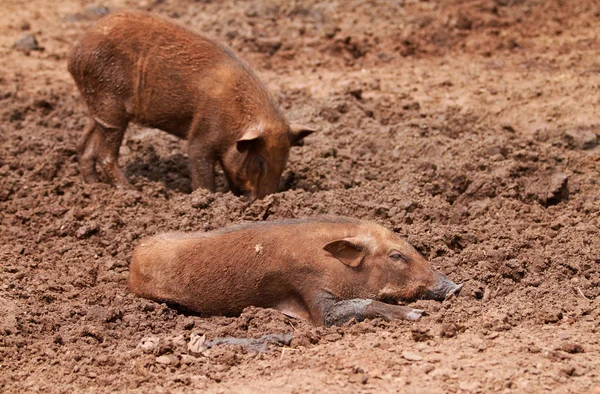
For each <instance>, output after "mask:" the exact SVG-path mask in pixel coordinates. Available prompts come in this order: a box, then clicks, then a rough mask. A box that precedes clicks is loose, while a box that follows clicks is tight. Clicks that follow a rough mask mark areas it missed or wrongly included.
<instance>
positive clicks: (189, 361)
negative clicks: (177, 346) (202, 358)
mask: <svg viewBox="0 0 600 394" xmlns="http://www.w3.org/2000/svg"><path fill="white" fill-rule="evenodd" d="M197 360H198V359H197V358H196V357H194V356H190V355H189V354H183V355H182V356H181V363H182V364H185V365H190V364H193V363H195V362H196V361H197Z"/></svg>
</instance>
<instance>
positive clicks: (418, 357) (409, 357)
mask: <svg viewBox="0 0 600 394" xmlns="http://www.w3.org/2000/svg"><path fill="white" fill-rule="evenodd" d="M402 357H404V358H405V359H407V360H409V361H421V360H423V356H421V355H420V354H417V353H413V352H409V351H408V350H405V351H403V352H402Z"/></svg>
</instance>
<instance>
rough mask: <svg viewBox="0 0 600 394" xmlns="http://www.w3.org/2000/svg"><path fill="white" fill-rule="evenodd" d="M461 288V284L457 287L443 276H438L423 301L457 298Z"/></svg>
mask: <svg viewBox="0 0 600 394" xmlns="http://www.w3.org/2000/svg"><path fill="white" fill-rule="evenodd" d="M462 288H463V285H462V284H460V285H457V284H456V283H454V282H452V281H451V280H450V279H448V278H446V277H445V276H444V275H440V274H438V275H437V278H436V282H435V284H434V285H433V287H432V288H431V289H429V290H428V291H427V292H426V293H425V295H424V297H423V299H425V300H435V301H444V300H445V299H447V298H448V297H451V296H457V295H458V294H459V293H460V290H461V289H462Z"/></svg>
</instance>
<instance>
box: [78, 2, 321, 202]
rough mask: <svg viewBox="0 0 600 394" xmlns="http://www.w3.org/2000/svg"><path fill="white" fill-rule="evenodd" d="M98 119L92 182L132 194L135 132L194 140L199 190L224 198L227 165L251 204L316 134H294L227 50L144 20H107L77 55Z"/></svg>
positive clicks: (86, 166)
mask: <svg viewBox="0 0 600 394" xmlns="http://www.w3.org/2000/svg"><path fill="white" fill-rule="evenodd" d="M68 69H69V72H70V73H71V75H72V76H73V79H74V80H75V83H76V84H77V87H78V88H79V90H80V92H81V96H82V97H83V99H84V100H85V102H86V104H87V106H88V109H89V113H90V119H89V121H88V125H87V126H86V129H85V131H84V135H83V137H82V139H81V141H80V143H79V146H78V154H79V163H80V164H79V165H80V172H81V173H82V175H83V178H84V180H85V181H86V182H97V181H98V180H99V177H98V173H97V171H96V170H97V168H96V165H98V167H100V169H101V170H102V172H103V173H104V176H105V177H106V179H107V180H108V181H109V182H111V183H113V184H115V185H117V186H127V185H129V183H128V181H127V178H126V177H125V175H124V174H123V172H122V171H121V169H120V168H119V166H118V154H119V148H120V146H121V142H122V141H123V135H124V134H125V130H126V128H127V125H128V124H129V122H134V123H137V124H140V125H144V126H147V127H154V128H157V129H160V130H163V131H166V132H168V133H170V134H173V135H176V136H177V137H179V138H183V139H187V140H188V155H189V158H190V161H191V166H190V168H191V177H192V187H193V188H194V189H196V188H199V187H201V188H205V189H208V190H211V191H214V167H215V165H216V164H219V165H220V166H221V167H222V168H223V171H224V173H225V176H226V178H227V181H228V184H229V186H230V189H231V190H232V192H233V193H235V194H237V195H242V194H243V195H246V196H248V197H249V198H251V199H255V198H262V197H264V196H266V195H267V194H270V193H274V192H276V191H277V190H278V187H279V181H280V177H281V174H282V172H283V169H284V167H285V164H286V162H287V159H288V155H289V151H290V147H291V146H293V145H295V144H297V143H298V142H299V141H300V140H302V139H303V138H304V137H306V136H307V135H309V134H311V133H312V132H314V131H315V130H313V129H311V128H309V127H306V126H302V125H298V124H292V125H290V124H289V123H288V122H287V121H286V119H285V117H284V116H283V114H282V113H281V112H280V110H279V108H278V106H277V104H276V103H275V101H274V100H273V98H272V97H271V96H270V95H269V93H268V92H267V90H266V89H265V88H264V86H263V85H262V84H261V83H260V82H259V80H258V79H257V78H256V76H255V75H254V73H253V72H252V70H251V69H250V68H249V66H248V65H246V64H245V63H244V62H243V61H242V60H240V59H239V58H237V57H236V55H235V54H234V53H233V52H232V51H231V50H230V49H229V48H227V47H226V46H225V45H223V44H221V43H218V42H215V41H213V40H210V39H209V38H206V37H204V36H202V35H200V34H198V33H195V32H193V31H191V30H188V29H186V28H183V27H181V26H178V25H176V24H174V23H172V22H169V21H167V20H165V19H162V18H160V17H158V16H154V15H152V14H149V13H141V12H116V13H112V14H109V15H108V16H106V17H104V18H103V19H101V20H100V21H99V22H98V23H97V24H96V25H95V26H94V27H93V28H92V29H91V30H89V31H88V32H87V33H86V34H85V35H84V36H83V38H82V39H81V40H80V41H79V43H78V44H77V45H76V46H75V47H74V48H73V50H72V52H71V54H70V55H69V63H68Z"/></svg>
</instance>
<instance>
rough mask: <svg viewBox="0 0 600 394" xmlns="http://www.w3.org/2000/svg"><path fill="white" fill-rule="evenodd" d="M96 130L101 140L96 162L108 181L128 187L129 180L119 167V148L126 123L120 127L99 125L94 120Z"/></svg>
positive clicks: (118, 185)
mask: <svg viewBox="0 0 600 394" xmlns="http://www.w3.org/2000/svg"><path fill="white" fill-rule="evenodd" d="M95 127H96V130H98V131H99V132H100V135H101V136H102V140H101V142H100V146H99V148H100V149H99V152H98V164H99V165H100V168H102V171H104V174H105V175H106V177H107V178H108V181H109V182H110V183H112V184H113V185H115V186H117V187H129V181H128V180H127V178H126V177H125V174H123V171H122V170H121V169H120V168H119V149H120V147H121V143H122V142H123V136H124V135H125V129H126V128H127V124H125V125H124V126H121V127H114V126H109V125H101V124H99V123H98V122H96V126H95Z"/></svg>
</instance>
